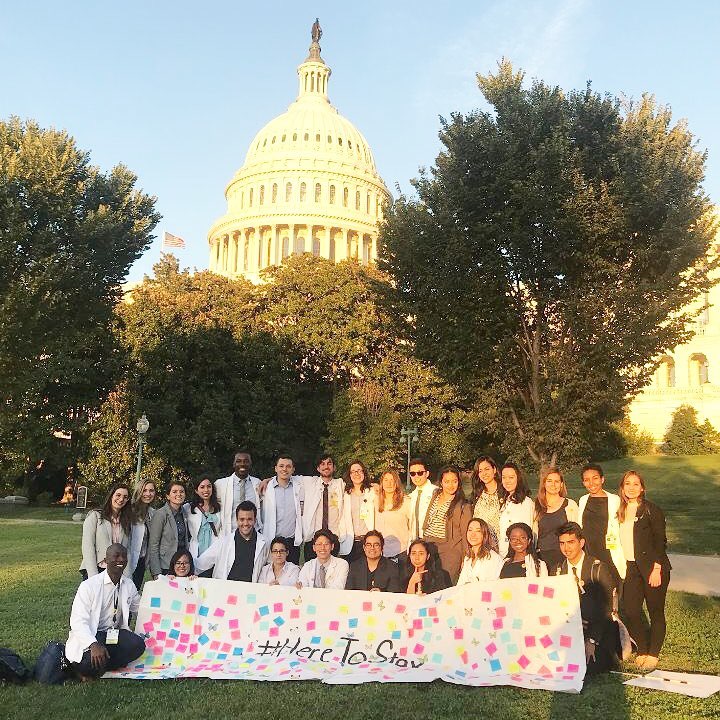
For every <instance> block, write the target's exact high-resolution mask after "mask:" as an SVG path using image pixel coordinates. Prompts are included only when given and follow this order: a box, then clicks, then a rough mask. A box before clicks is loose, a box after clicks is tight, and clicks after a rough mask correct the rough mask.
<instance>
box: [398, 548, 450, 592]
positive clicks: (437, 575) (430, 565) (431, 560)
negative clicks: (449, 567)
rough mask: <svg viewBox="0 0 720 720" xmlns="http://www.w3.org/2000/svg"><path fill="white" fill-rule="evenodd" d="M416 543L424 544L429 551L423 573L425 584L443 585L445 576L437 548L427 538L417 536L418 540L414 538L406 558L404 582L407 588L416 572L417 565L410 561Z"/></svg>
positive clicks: (428, 585) (427, 551)
mask: <svg viewBox="0 0 720 720" xmlns="http://www.w3.org/2000/svg"><path fill="white" fill-rule="evenodd" d="M415 545H422V546H423V547H424V548H425V552H426V553H427V560H426V561H425V571H426V572H425V574H424V575H423V580H422V582H423V585H425V587H436V588H439V587H440V586H442V581H443V576H442V565H441V564H440V558H439V556H438V551H437V548H436V547H435V545H434V544H432V543H429V542H426V541H425V540H423V539H421V538H417V539H416V540H413V541H412V542H411V543H410V545H409V546H408V549H407V556H406V558H405V568H404V570H405V574H404V578H405V580H404V584H405V587H406V588H407V586H408V583H409V582H410V577H411V576H412V574H413V573H414V572H415V566H414V565H413V564H412V563H411V562H410V551H411V550H412V549H413V547H414V546H415ZM425 583H427V584H425Z"/></svg>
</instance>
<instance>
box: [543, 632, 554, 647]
mask: <svg viewBox="0 0 720 720" xmlns="http://www.w3.org/2000/svg"><path fill="white" fill-rule="evenodd" d="M540 644H541V645H542V646H543V647H544V648H548V647H550V646H551V645H552V644H553V641H552V638H551V637H550V636H549V635H544V636H543V637H541V638H540Z"/></svg>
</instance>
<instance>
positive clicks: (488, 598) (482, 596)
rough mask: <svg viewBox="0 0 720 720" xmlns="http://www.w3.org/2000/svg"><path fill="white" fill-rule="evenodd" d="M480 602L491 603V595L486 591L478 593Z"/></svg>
mask: <svg viewBox="0 0 720 720" xmlns="http://www.w3.org/2000/svg"><path fill="white" fill-rule="evenodd" d="M480 600H482V601H483V602H491V601H492V593H491V592H488V591H487V590H483V591H482V592H481V593H480Z"/></svg>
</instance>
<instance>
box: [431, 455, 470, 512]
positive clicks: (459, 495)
mask: <svg viewBox="0 0 720 720" xmlns="http://www.w3.org/2000/svg"><path fill="white" fill-rule="evenodd" d="M450 473H452V474H453V475H455V477H456V478H457V479H458V488H457V492H456V493H455V497H453V499H452V500H451V501H450V504H449V505H448V509H447V513H446V515H445V519H446V520H447V518H449V517H450V516H451V515H452V514H453V512H454V510H455V507H456V506H457V505H465V504H466V503H467V498H466V497H465V492H464V491H463V487H462V477H461V476H460V469H459V468H457V467H455V465H446V466H445V467H442V468H440V469H439V470H438V474H437V477H438V488H437V490H435V492H434V494H433V499H434V498H435V497H436V496H437V495H439V494H440V493H441V492H442V479H443V475H449V474H450Z"/></svg>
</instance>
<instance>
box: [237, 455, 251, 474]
mask: <svg viewBox="0 0 720 720" xmlns="http://www.w3.org/2000/svg"><path fill="white" fill-rule="evenodd" d="M251 467H252V458H251V457H250V453H246V452H239V453H235V457H234V458H233V472H234V473H235V474H236V475H237V476H238V477H239V478H240V479H241V480H244V479H245V478H246V477H247V476H248V475H249V474H250V468H251Z"/></svg>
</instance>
